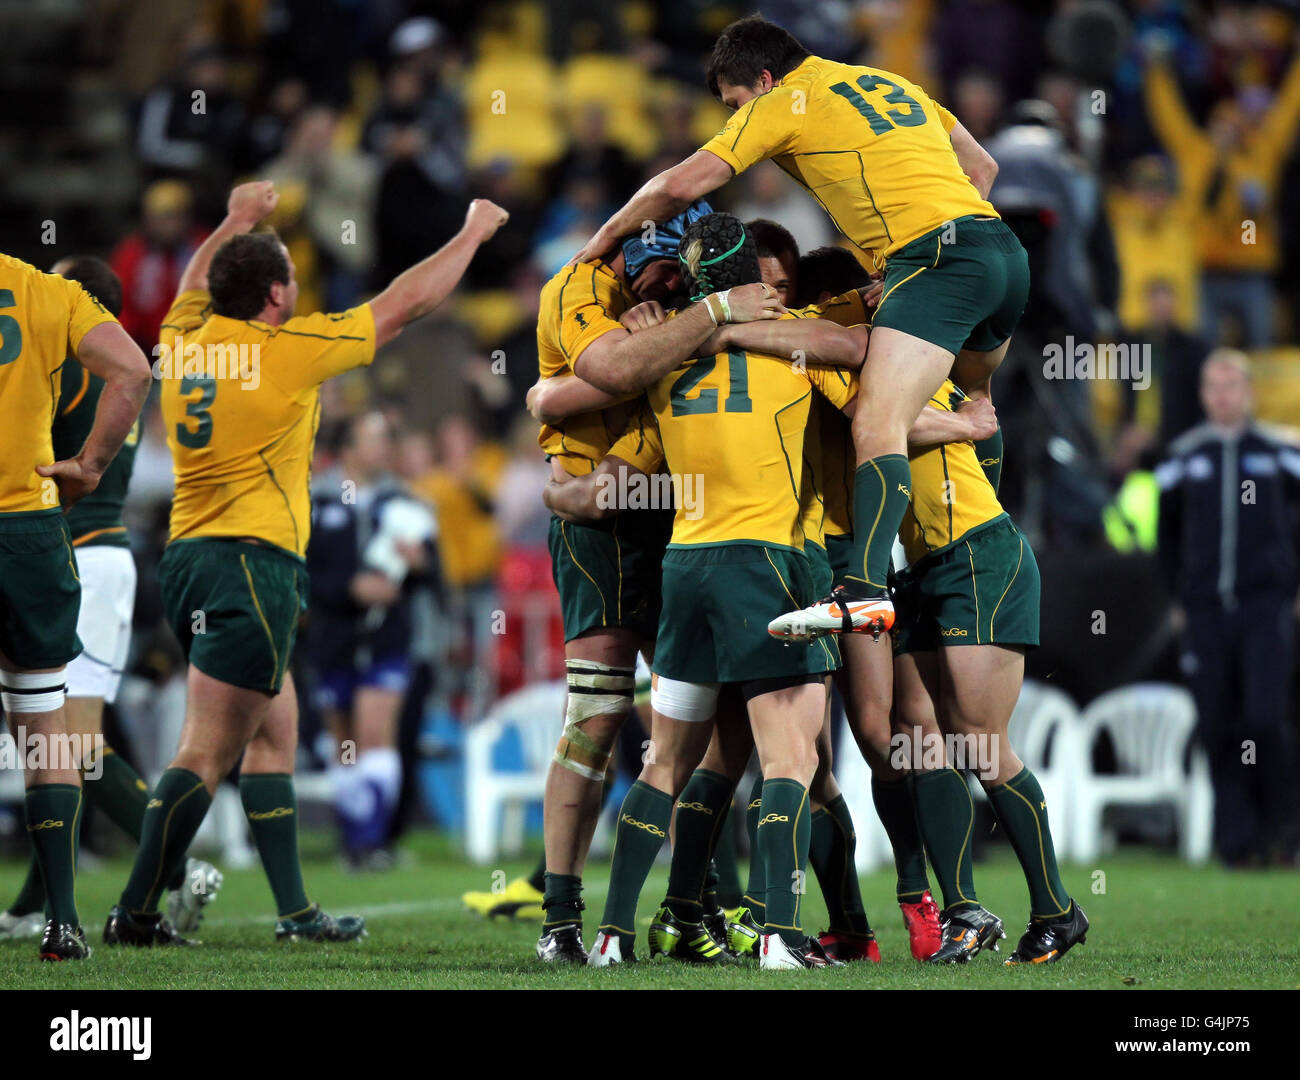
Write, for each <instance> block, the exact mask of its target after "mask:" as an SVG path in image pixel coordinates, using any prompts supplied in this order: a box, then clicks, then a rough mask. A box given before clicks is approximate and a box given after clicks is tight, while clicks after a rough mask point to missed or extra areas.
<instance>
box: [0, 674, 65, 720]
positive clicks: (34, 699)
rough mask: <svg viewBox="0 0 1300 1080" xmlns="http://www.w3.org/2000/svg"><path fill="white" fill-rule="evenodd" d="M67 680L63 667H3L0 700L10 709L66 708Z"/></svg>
mask: <svg viewBox="0 0 1300 1080" xmlns="http://www.w3.org/2000/svg"><path fill="white" fill-rule="evenodd" d="M67 694H68V680H67V677H66V674H65V673H64V672H63V671H42V672H40V673H36V674H34V673H32V672H27V671H4V670H0V701H2V702H3V703H4V707H5V712H7V713H47V712H54V710H55V709H61V708H63V700H64V698H65V697H67Z"/></svg>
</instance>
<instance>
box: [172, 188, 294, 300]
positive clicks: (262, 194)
mask: <svg viewBox="0 0 1300 1080" xmlns="http://www.w3.org/2000/svg"><path fill="white" fill-rule="evenodd" d="M279 201H280V193H279V192H278V191H276V190H275V184H274V183H272V182H271V181H270V180H250V181H249V182H248V183H246V184H240V185H238V186H237V187H235V188H232V189H231V192H230V198H229V199H228V200H227V201H226V216H225V218H224V219H223V220H222V222H221V224H220V225H218V226H217V227H216V228H215V229H213V230H212V232H211V233H210V234H209V235H208V238H207V239H206V240H204V241H203V243H202V244H200V245H199V246H198V249H197V250H196V251H195V252H194V254H193V255H191V256H190V261H189V265H187V266H186V267H185V272H184V273H183V274H181V280H180V284H179V285H178V286H177V289H176V294H177V295H178V296H179V295H180V294H181V293H187V292H193V291H194V290H195V289H201V290H205V291H206V289H207V287H208V268H209V267H210V266H211V265H212V256H213V255H215V254H216V253H217V250H218V249H219V248H220V247H221V245H222V244H224V243H225V242H226V241H227V240H229V239H230V238H231V237H232V236H240V235H241V234H243V233H246V232H252V231H253V230H254V229H255V228H257V226H258V225H259V224H260V223H261V222H262V220H263V219H264V218H265V217H267V215H269V214H270V213H271V211H272V210H274V209H275V207H276V204H277V203H278V202H279Z"/></svg>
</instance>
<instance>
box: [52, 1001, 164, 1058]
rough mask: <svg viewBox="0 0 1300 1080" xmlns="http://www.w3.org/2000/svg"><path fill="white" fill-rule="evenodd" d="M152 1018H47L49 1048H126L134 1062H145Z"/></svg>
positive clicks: (148, 1053)
mask: <svg viewBox="0 0 1300 1080" xmlns="http://www.w3.org/2000/svg"><path fill="white" fill-rule="evenodd" d="M152 1031H153V1019H152V1018H151V1017H148V1016H145V1017H139V1016H82V1015H81V1013H79V1012H78V1011H77V1010H76V1009H73V1010H72V1015H71V1016H56V1017H54V1019H52V1020H51V1021H50V1049H51V1050H116V1051H118V1052H121V1051H124V1050H129V1051H131V1057H133V1058H134V1059H135V1060H136V1061H148V1060H149V1055H150V1053H151V1050H150V1042H151V1035H152Z"/></svg>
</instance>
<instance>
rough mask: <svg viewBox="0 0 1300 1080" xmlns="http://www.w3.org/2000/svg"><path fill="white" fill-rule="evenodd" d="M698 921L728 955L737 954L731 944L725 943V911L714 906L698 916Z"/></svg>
mask: <svg viewBox="0 0 1300 1080" xmlns="http://www.w3.org/2000/svg"><path fill="white" fill-rule="evenodd" d="M700 922H702V923H703V924H704V929H705V930H707V931H708V932H709V937H711V938H713V940H714V941H716V942H717V943H718V947H719V948H721V949H722V950H723V951H724V952H726V954H727V955H728V956H735V955H737V954H736V953H735V951H734V950H733V949H732V948H731V946H730V945H729V944H728V943H727V913H726V911H724V910H723V909H722V908H720V907H719V908H714V909H713V910H712V911H709V912H706V913H705V914H704V915H702V916H700Z"/></svg>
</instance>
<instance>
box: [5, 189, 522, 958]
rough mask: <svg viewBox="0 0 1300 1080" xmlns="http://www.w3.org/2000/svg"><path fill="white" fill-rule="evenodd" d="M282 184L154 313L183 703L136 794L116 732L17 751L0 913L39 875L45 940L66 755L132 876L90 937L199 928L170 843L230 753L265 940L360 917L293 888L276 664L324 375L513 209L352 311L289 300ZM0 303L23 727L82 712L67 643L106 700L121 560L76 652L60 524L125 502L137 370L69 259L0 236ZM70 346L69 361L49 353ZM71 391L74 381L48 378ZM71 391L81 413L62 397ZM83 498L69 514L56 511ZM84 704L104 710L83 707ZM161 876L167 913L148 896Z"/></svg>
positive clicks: (182, 861)
mask: <svg viewBox="0 0 1300 1080" xmlns="http://www.w3.org/2000/svg"><path fill="white" fill-rule="evenodd" d="M277 200H278V194H277V192H276V191H275V188H274V186H273V184H271V183H270V182H266V181H254V182H250V183H246V184H241V185H239V186H238V187H236V188H235V189H234V190H233V191H232V192H231V195H230V200H229V203H228V206H227V215H226V218H225V219H224V220H223V221H222V222H221V223H220V225H218V227H217V228H216V229H215V230H214V231H213V233H212V234H211V235H210V236H209V237H208V239H207V240H205V241H204V243H203V244H202V245H200V247H199V248H198V250H197V251H196V252H195V253H194V255H193V256H192V258H191V260H190V262H189V264H188V266H187V267H186V269H185V272H184V273H183V274H182V277H181V281H180V286H179V289H178V294H177V297H176V300H175V302H174V303H173V305H172V308H171V310H170V311H169V312H168V314H167V316H166V318H165V320H164V325H163V327H162V332H161V338H162V340H161V342H160V346H159V349H158V350H156V355H157V356H158V358H159V363H158V365H157V371H156V374H157V376H158V379H159V382H160V384H161V385H160V398H161V407H162V416H163V421H164V423H165V425H166V430H167V440H168V446H169V449H170V450H171V453H172V459H173V466H174V472H175V475H176V494H175V498H174V500H173V503H172V508H171V528H170V535H169V539H168V545H167V548H166V551H165V552H164V555H163V558H162V561H161V563H160V566H159V583H160V588H161V592H162V597H163V603H164V609H165V613H166V616H167V618H168V621H169V623H170V624H171V626H172V629H173V631H174V632H175V633H176V636H177V638H178V640H179V641H180V643H181V646H182V648H183V650H184V652H185V655H186V658H187V660H188V664H189V667H188V672H187V691H188V692H187V699H186V716H185V723H184V727H183V728H182V732H181V738H180V745H179V747H178V749H177V752H176V755H175V757H174V758H173V759H172V761H171V763H170V765H169V767H168V768H167V769H166V770H165V771H164V772H163V774H162V776H161V777H160V778H159V780H158V782H157V783H156V784H155V785H154V787H153V789H152V791H146V790H145V785H144V784H143V782H142V781H141V780H140V779H139V777H138V776H136V775H135V774H134V772H132V771H131V770H130V769H129V768H128V767H127V766H125V765H124V764H123V763H121V762H120V761H116V762H115V760H114V759H115V757H116V755H113V754H112V753H111V751H109V750H104V751H103V752H101V753H100V763H101V764H102V765H103V770H102V776H101V777H100V778H97V779H93V780H92V777H91V770H90V768H89V765H90V763H89V762H84V761H79V762H75V763H72V764H71V766H68V765H65V764H63V763H55V762H50V763H47V764H44V765H40V766H35V767H29V768H28V769H27V771H26V776H25V780H26V784H27V794H26V801H25V812H26V819H27V829H28V835H29V837H30V838H31V841H32V846H33V851H34V860H35V865H36V867H37V869H38V870H39V874H38V875H29V881H28V885H27V886H25V887H24V896H23V897H20V901H19V903H17V904H15V909H13V910H11V911H10V912H9V913H7V914H6V924H5V926H4V928H5V929H9V930H11V931H12V932H23V933H26V932H29V931H30V930H31V929H32V927H31V923H32V922H34V921H35V920H34V919H32V918H24V916H32V915H35V913H36V912H37V911H38V910H39V908H40V906H41V903H42V901H41V898H40V897H39V896H38V895H37V883H38V884H39V885H41V886H43V891H44V894H45V895H44V907H45V911H44V913H43V914H44V917H45V925H44V930H43V932H42V938H41V946H40V956H41V959H43V960H72V959H85V958H86V957H88V956H89V955H90V948H89V946H88V944H87V942H86V935H85V931H84V929H83V928H82V926H81V921H80V918H79V916H78V913H77V907H76V898H75V867H76V855H77V843H78V832H79V825H80V819H81V806H82V792H83V778H82V770H83V769H84V770H85V771H86V773H87V775H86V777H85V784H86V785H87V787H88V789H89V790H90V791H93V792H95V793H96V797H97V798H100V799H101V800H102V805H103V806H104V808H105V809H106V811H108V813H109V814H110V816H112V817H114V820H117V821H118V823H119V824H121V825H122V826H123V827H124V828H126V829H127V830H128V831H129V832H131V833H132V834H133V835H134V836H135V838H136V839H137V840H138V848H137V851H136V856H135V861H134V864H133V866H132V869H131V874H130V877H129V879H128V881H127V883H126V886H125V888H124V890H123V892H122V894H121V898H120V900H119V902H118V903H117V904H116V905H115V906H114V907H113V908H112V910H111V912H110V913H109V917H108V921H107V924H106V926H105V928H104V942H105V944H109V945H131V946H139V947H151V946H184V945H189V944H192V943H191V942H190V941H188V940H186V939H185V938H184V937H183V936H182V933H181V927H182V926H184V927H186V928H188V927H189V926H192V925H196V924H197V922H198V917H199V914H200V912H201V910H202V907H203V905H204V904H205V903H206V902H207V901H208V900H210V899H211V897H212V895H213V892H214V891H215V889H216V887H217V886H218V885H219V884H220V876H219V875H218V874H217V873H216V871H214V870H212V868H211V867H208V866H206V864H195V863H193V862H192V861H190V862H187V856H186V852H187V850H188V848H189V846H190V843H191V841H192V840H193V838H194V835H195V833H196V832H197V831H198V828H199V826H200V825H201V824H202V821H203V818H204V816H205V814H206V813H207V810H208V807H209V806H210V805H211V801H212V794H213V792H214V791H215V790H216V787H217V785H218V784H219V783H221V782H222V780H223V779H224V778H225V777H226V776H227V775H228V774H229V773H230V771H231V770H232V769H233V768H234V767H235V765H237V764H238V765H239V767H240V780H239V790H240V796H241V799H242V802H243V804H244V809H245V814H246V817H247V820H248V825H249V829H250V831H251V832H252V835H253V839H254V842H255V844H256V846H257V849H258V854H259V855H260V857H261V861H262V867H263V870H264V872H265V873H266V876H267V882H268V884H269V885H270V887H271V892H272V894H273V896H274V900H275V904H276V911H277V916H278V917H277V920H276V924H275V938H276V940H277V941H352V940H356V939H358V938H361V937H363V936H364V935H365V921H364V920H363V919H362V918H360V917H359V916H350V915H345V916H339V917H334V916H332V915H329V914H327V913H325V912H324V911H322V910H321V908H320V905H319V904H316V903H313V902H312V901H311V900H310V899H309V898H308V897H307V894H306V891H305V888H304V885H303V880H302V870H301V865H300V862H299V858H298V829H297V818H296V801H295V795H294V786H293V776H292V773H293V766H294V759H295V756H296V749H297V722H298V716H297V699H296V695H295V693H294V688H293V681H292V678H291V676H290V675H289V672H288V669H289V664H290V661H291V659H292V655H293V649H294V645H295V640H296V635H297V630H298V622H299V618H300V615H301V613H302V611H303V610H304V608H305V598H306V590H307V574H306V570H305V564H304V553H305V550H306V546H307V542H308V539H309V536H310V525H311V500H310V492H309V472H310V463H311V459H312V446H313V443H314V440H315V436H316V428H317V424H318V421H319V416H320V386H321V384H322V383H323V382H324V381H325V380H326V379H328V378H330V377H331V376H333V375H336V374H340V373H342V372H344V371H348V370H351V369H352V368H355V367H359V366H362V365H365V364H369V363H370V361H371V360H372V359H373V357H374V354H375V350H376V348H377V347H379V346H380V345H383V344H384V343H386V342H388V341H391V340H392V339H393V338H395V337H396V336H397V335H398V334H400V333H401V331H402V329H403V328H404V327H405V326H406V325H407V324H408V323H410V322H412V321H414V320H416V319H419V318H421V317H422V316H424V315H426V314H427V313H429V312H430V311H432V310H433V309H434V308H436V307H437V306H438V305H439V304H440V303H441V302H442V301H443V300H444V299H445V298H446V296H447V295H448V294H450V292H451V291H452V290H453V289H454V288H455V286H456V284H457V283H458V282H459V280H460V278H461V276H462V275H463V274H464V271H465V269H466V267H467V266H468V265H469V262H470V260H471V259H472V258H473V256H474V253H475V252H476V251H477V250H478V248H479V246H480V245H481V244H482V243H483V242H485V241H486V240H487V239H488V238H489V237H490V236H491V235H492V234H493V233H494V232H495V231H496V230H497V229H498V228H499V227H500V226H501V225H502V224H504V222H505V220H506V217H507V215H506V213H505V211H503V210H502V209H501V208H500V207H497V206H495V205H493V204H492V203H490V202H487V201H486V200H475V201H474V202H473V203H471V204H470V207H469V210H468V212H467V214H466V219H465V224H464V227H463V228H462V229H461V231H460V232H459V233H458V234H457V235H456V236H455V237H454V238H453V239H452V240H450V241H449V242H448V243H447V244H446V245H444V247H443V248H441V249H440V250H439V251H437V252H435V253H434V254H432V255H430V256H429V257H428V258H426V259H424V260H423V261H421V262H419V263H417V264H415V265H414V266H412V267H410V268H409V269H408V270H406V271H405V272H403V273H402V274H400V275H399V276H398V277H397V278H396V279H394V280H393V282H391V283H390V284H389V286H388V287H387V288H386V289H384V290H383V291H382V292H380V293H379V294H378V295H377V296H376V297H375V298H374V299H372V300H371V301H369V302H367V303H364V304H361V305H359V306H357V307H356V308H353V309H351V310H349V311H345V312H338V313H333V314H324V313H321V314H311V315H306V316H295V315H294V307H295V304H296V301H297V296H298V288H297V282H296V277H295V270H294V265H293V261H292V259H291V258H290V257H289V254H288V251H287V250H286V249H285V247H284V245H283V243H281V241H280V240H279V238H278V237H277V236H276V235H275V234H274V233H273V232H267V231H257V229H258V226H259V224H260V223H261V222H262V221H263V220H264V219H265V218H266V217H267V216H268V215H269V214H270V213H271V212H272V210H274V208H275V206H276V203H277ZM103 269H106V268H103ZM65 272H67V271H65ZM88 280H89V279H88ZM114 285H115V283H114V282H113V281H112V280H111V272H109V274H108V277H107V278H103V276H102V274H100V277H99V278H98V279H97V280H96V282H95V285H94V287H95V288H96V289H98V290H100V291H101V292H104V293H105V294H107V293H109V292H111V291H112V289H113V288H114ZM0 307H3V308H8V309H12V314H10V313H7V312H6V313H2V314H0V337H2V338H3V345H0V400H3V403H4V408H5V415H6V421H7V422H6V426H5V429H4V434H3V438H4V451H5V452H4V454H3V455H0V694H2V695H3V704H4V708H5V712H6V713H7V714H8V715H9V717H10V718H11V719H12V720H14V721H15V722H18V723H22V724H23V725H25V727H26V730H27V732H28V734H29V737H30V736H32V735H34V736H37V737H41V738H49V737H51V736H57V735H62V734H65V733H66V732H67V730H68V728H69V725H70V723H77V722H78V719H77V718H78V717H79V716H81V717H82V719H84V716H82V710H68V709H66V708H65V696H66V693H67V689H68V688H67V686H66V684H65V682H64V680H65V665H67V664H68V662H69V661H72V660H74V659H79V660H83V661H85V664H89V665H91V667H90V668H89V670H90V671H91V673H92V674H91V675H90V676H83V678H82V683H83V685H86V686H88V687H92V688H94V689H97V690H100V691H102V693H100V694H97V695H94V696H100V697H107V696H110V694H111V689H112V687H113V686H115V679H113V678H110V676H116V675H117V674H120V668H121V665H122V662H123V656H122V650H123V649H124V647H125V638H124V637H123V636H121V635H125V634H127V633H128V632H129V622H130V614H129V599H128V598H129V594H130V588H129V584H130V583H129V582H127V581H125V579H124V577H123V575H121V574H118V575H117V576H116V577H113V576H111V575H101V576H100V578H99V579H98V585H97V587H96V588H94V589H91V588H87V589H86V590H85V592H86V605H87V615H88V618H89V620H90V621H89V622H88V623H87V624H86V625H87V630H88V631H89V632H88V635H87V644H90V642H91V641H92V637H91V635H92V634H93V635H94V636H93V640H94V641H95V642H97V643H98V642H99V641H100V640H101V639H102V636H103V634H104V630H103V628H102V627H100V626H99V625H98V623H97V620H104V619H108V620H112V622H113V628H114V629H115V630H117V632H118V636H117V637H114V636H113V635H108V640H109V647H107V648H106V649H105V651H104V653H101V654H99V655H96V654H94V653H90V651H89V650H87V653H88V655H86V656H84V657H80V658H79V655H78V654H80V653H82V642H81V640H79V638H78V626H79V625H80V624H79V621H78V617H79V612H80V609H81V606H82V603H83V588H82V583H81V581H80V579H79V576H78V561H79V560H78V556H77V554H75V553H74V549H73V537H72V534H71V533H70V531H69V526H68V521H69V520H72V521H74V522H79V524H78V529H77V533H78V539H79V540H81V541H82V542H83V543H84V544H85V545H86V546H85V548H84V550H85V551H86V552H89V551H90V550H91V545H90V541H92V540H94V541H96V542H97V543H98V544H99V545H104V544H105V543H107V542H108V538H116V539H117V541H118V542H121V541H122V539H123V538H124V533H125V530H124V529H123V528H122V526H121V522H120V510H121V498H122V496H123V495H124V493H125V486H126V480H127V473H128V472H129V464H130V463H129V460H126V461H125V463H124V464H121V465H119V466H117V470H118V471H117V472H116V473H115V472H114V471H113V468H114V459H115V458H118V457H119V453H118V452H119V450H120V449H121V448H122V446H123V444H124V443H127V442H128V439H130V438H131V435H130V433H131V432H132V431H133V430H134V425H135V424H136V421H137V418H138V415H139V412H140V409H141V407H142V405H143V404H144V401H145V398H146V396H147V394H148V390H149V386H150V381H151V380H150V366H149V364H148V363H147V361H146V360H145V358H144V356H143V355H142V354H141V352H140V349H139V348H138V347H137V346H136V345H135V344H134V343H133V342H131V340H130V339H129V338H128V337H127V336H126V334H125V332H124V331H123V330H122V328H121V326H120V325H119V324H118V323H117V321H116V319H115V318H114V317H113V315H112V314H111V313H110V312H109V311H108V310H107V309H106V308H105V306H104V305H103V304H101V303H100V302H99V300H97V299H96V298H95V297H94V296H92V295H91V294H90V293H89V292H88V291H86V290H85V289H83V288H82V287H81V286H80V285H79V284H77V283H76V282H74V281H71V280H68V279H67V278H65V277H60V276H58V275H54V274H42V273H41V272H40V271H38V270H36V269H35V268H34V267H32V266H29V265H27V264H26V263H22V262H20V261H19V260H16V259H12V258H10V257H8V256H0ZM218 353H220V354H221V355H222V356H225V357H226V358H227V360H229V358H230V357H231V356H236V357H238V356H241V354H242V355H243V356H247V357H255V358H256V359H254V360H253V364H255V365H256V370H250V369H248V367H247V365H244V366H242V367H241V365H240V364H239V363H229V362H227V363H220V362H214V361H215V357H216V354H218ZM68 357H72V358H75V361H76V363H73V361H72V360H69V361H68V365H67V367H66V368H65V358H68ZM77 364H79V365H80V367H79V368H78V367H77ZM81 369H84V370H81ZM91 376H95V377H98V378H99V379H101V380H102V384H96V383H95V382H93V380H92V378H91ZM65 379H66V380H68V383H67V385H66V386H63V385H62V383H63V380H65ZM74 380H75V381H74ZM65 389H66V391H67V393H68V395H69V396H70V400H68V399H62V398H61V397H60V394H61V391H62V390H65ZM87 399H89V401H90V403H91V407H89V411H88V412H87V413H84V414H81V413H78V410H79V409H82V408H83V403H84V402H86V401H87ZM56 405H57V408H56ZM52 415H55V416H56V417H57V419H56V426H57V424H58V422H60V421H63V420H65V418H68V417H73V416H75V417H76V418H77V426H76V430H74V431H70V432H68V433H65V434H66V438H65V439H63V440H62V441H61V442H60V444H59V446H58V447H57V449H58V450H59V454H56V452H55V451H56V446H55V445H54V443H53V441H52V438H51V429H50V420H49V418H50V417H51V416H52ZM87 429H88V433H87ZM64 455H66V456H64ZM98 488H102V489H103V496H102V497H101V499H100V500H99V501H98V503H96V502H95V501H93V500H91V499H90V497H91V496H92V493H94V492H96V490H97V489H98ZM78 504H82V505H83V511H82V512H81V515H80V516H73V517H72V518H71V519H69V518H68V517H65V511H67V510H69V509H72V510H73V511H74V512H75V511H76V507H77V505H78ZM82 518H97V519H98V520H97V521H85V520H82ZM82 525H85V526H86V527H85V528H84V529H83V528H82ZM92 525H93V527H91V526H92ZM78 550H83V549H81V548H79V549H78ZM126 560H127V562H129V553H127V556H126ZM86 561H87V563H88V564H89V563H90V562H91V560H90V559H89V558H87V560H86ZM119 561H121V560H119ZM123 565H125V564H123ZM109 582H111V583H112V585H113V588H111V589H108V588H107V587H106V583H109ZM105 592H107V593H109V594H110V595H109V597H108V598H107V599H105V597H104V595H102V594H104V593H105ZM119 624H121V625H119ZM94 665H98V667H95V666H94ZM82 666H85V665H84V664H83V665H82ZM100 668H103V669H106V671H101V670H99V669H100ZM96 673H97V674H96ZM65 714H67V715H65ZM93 717H94V720H95V723H96V724H97V723H98V711H97V710H94V711H93ZM52 743H53V740H52V739H51V744H52ZM92 785H93V786H92ZM187 871H188V872H187ZM37 878H38V882H37V881H36V879H37ZM168 889H172V890H173V902H172V904H171V906H170V914H171V915H172V916H173V917H174V918H169V917H167V916H166V915H164V914H163V912H161V911H160V910H159V904H160V901H161V899H162V896H163V893H164V891H166V890H168ZM20 908H28V909H29V910H27V911H23V910H20Z"/></svg>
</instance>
